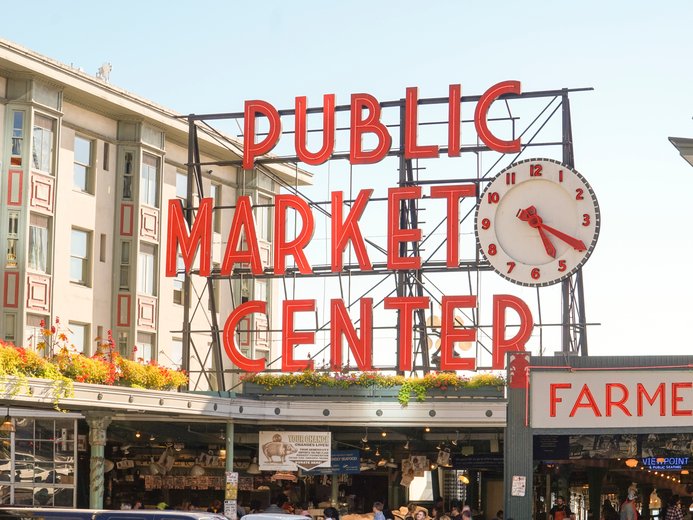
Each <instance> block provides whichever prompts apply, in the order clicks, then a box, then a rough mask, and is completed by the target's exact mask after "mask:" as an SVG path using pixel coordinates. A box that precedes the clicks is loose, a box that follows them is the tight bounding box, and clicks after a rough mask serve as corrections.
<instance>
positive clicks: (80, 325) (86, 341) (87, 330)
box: [68, 321, 91, 356]
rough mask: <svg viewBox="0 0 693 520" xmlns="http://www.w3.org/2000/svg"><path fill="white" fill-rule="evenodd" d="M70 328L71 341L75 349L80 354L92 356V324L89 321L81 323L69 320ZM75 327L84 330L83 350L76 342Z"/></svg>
mask: <svg viewBox="0 0 693 520" xmlns="http://www.w3.org/2000/svg"><path fill="white" fill-rule="evenodd" d="M68 329H69V331H70V342H71V344H72V346H73V347H75V350H76V352H77V353H78V354H84V355H85V356H90V355H91V348H90V346H91V339H90V336H91V334H90V325H89V323H81V322H77V321H70V322H68ZM75 329H81V330H82V350H79V349H78V348H77V345H75V343H74V339H73V338H75Z"/></svg>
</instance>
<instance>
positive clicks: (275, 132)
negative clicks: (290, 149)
mask: <svg viewBox="0 0 693 520" xmlns="http://www.w3.org/2000/svg"><path fill="white" fill-rule="evenodd" d="M258 114H260V115H263V116H266V117H267V119H268V121H269V130H268V131H267V135H266V136H265V138H264V139H263V140H262V141H260V142H259V143H256V142H255V118H256V117H257V115H258ZM281 132H282V123H281V119H280V117H279V112H277V109H276V108H274V107H273V106H272V105H270V104H269V103H268V102H267V101H260V100H255V101H246V102H245V112H244V114H243V169H244V170H252V169H253V165H254V164H255V158H256V157H257V156H258V155H262V154H263V153H267V152H269V151H270V150H272V148H274V146H275V145H276V144H277V141H279V135H280V134H281Z"/></svg>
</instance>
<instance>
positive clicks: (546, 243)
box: [537, 226, 556, 258]
mask: <svg viewBox="0 0 693 520" xmlns="http://www.w3.org/2000/svg"><path fill="white" fill-rule="evenodd" d="M537 231H539V236H540V237H541V241H542V242H543V243H544V248H545V249H546V254H547V255H549V256H550V257H551V258H556V248H555V247H553V244H552V243H551V240H549V237H547V236H546V233H544V230H543V229H542V228H541V226H539V227H538V228H537Z"/></svg>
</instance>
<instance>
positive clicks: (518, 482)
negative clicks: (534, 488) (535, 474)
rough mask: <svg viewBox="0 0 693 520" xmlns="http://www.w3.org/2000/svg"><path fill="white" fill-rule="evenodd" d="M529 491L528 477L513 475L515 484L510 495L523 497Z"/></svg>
mask: <svg viewBox="0 0 693 520" xmlns="http://www.w3.org/2000/svg"><path fill="white" fill-rule="evenodd" d="M526 493H527V477H525V476H524V475H513V484H512V487H511V488H510V496H513V497H523V496H525V494H526Z"/></svg>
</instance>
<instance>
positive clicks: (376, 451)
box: [375, 446, 387, 462]
mask: <svg viewBox="0 0 693 520" xmlns="http://www.w3.org/2000/svg"><path fill="white" fill-rule="evenodd" d="M375 456H376V457H380V446H378V447H377V448H375ZM385 462H387V461H385Z"/></svg>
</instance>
